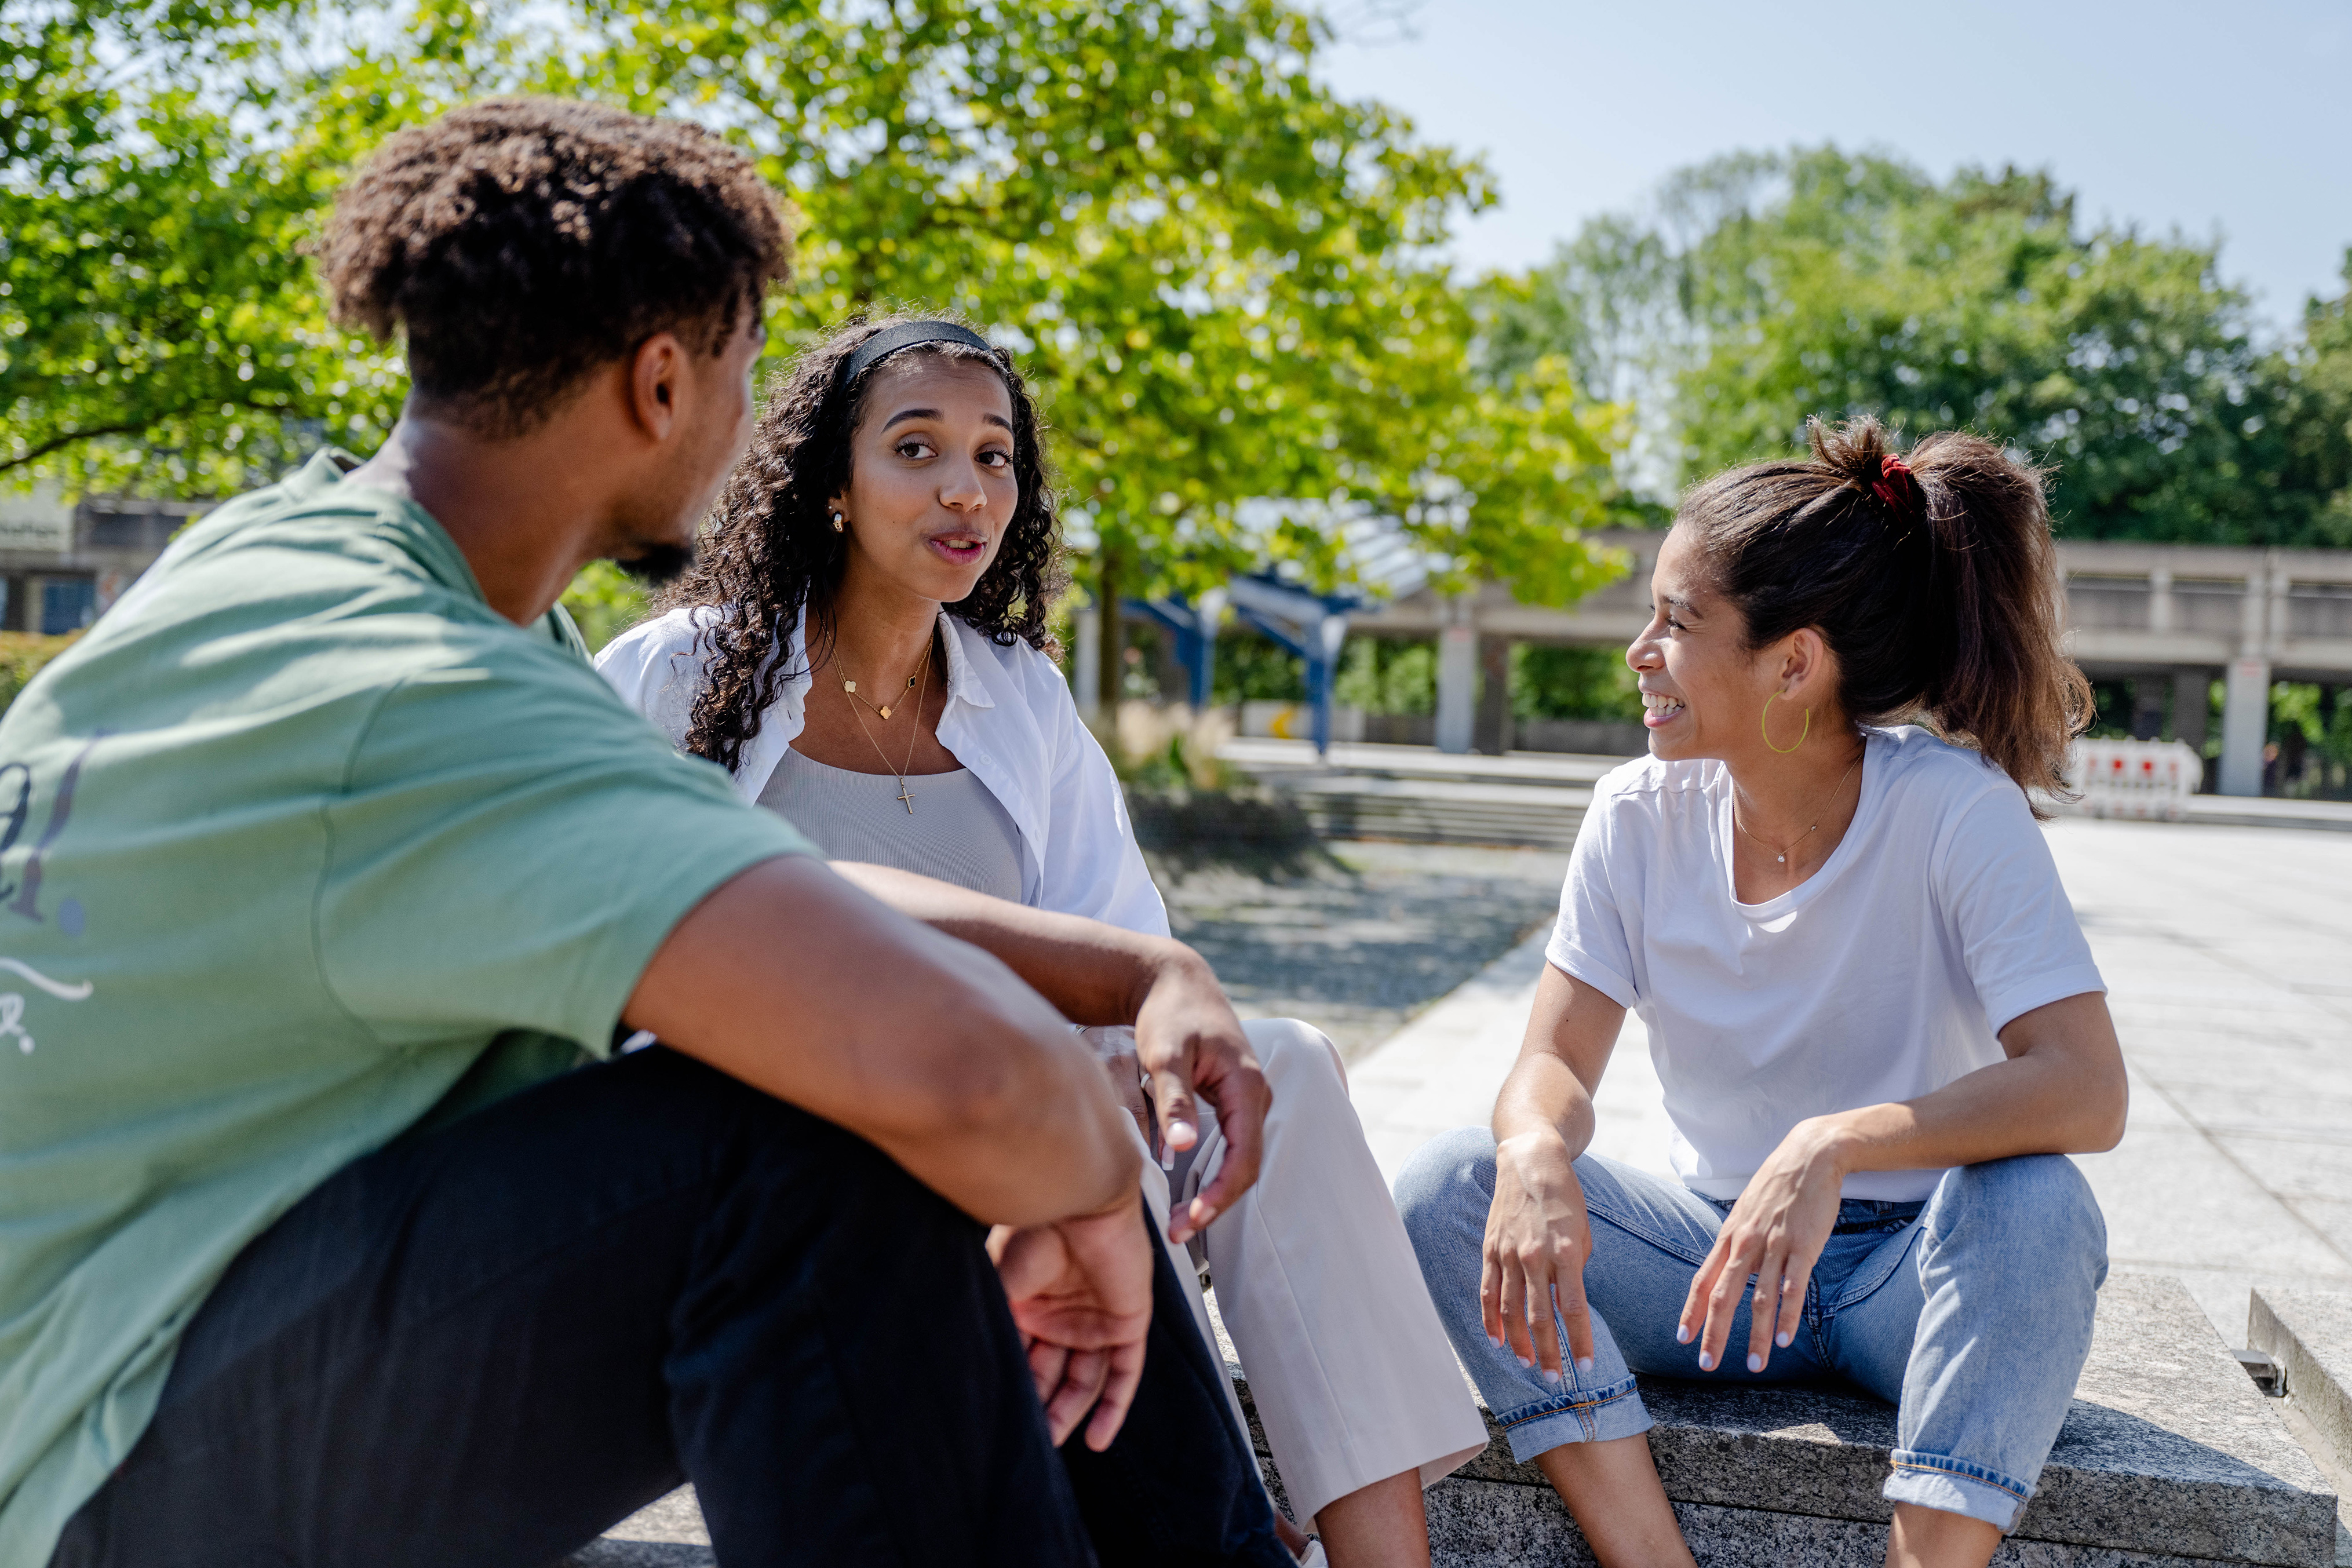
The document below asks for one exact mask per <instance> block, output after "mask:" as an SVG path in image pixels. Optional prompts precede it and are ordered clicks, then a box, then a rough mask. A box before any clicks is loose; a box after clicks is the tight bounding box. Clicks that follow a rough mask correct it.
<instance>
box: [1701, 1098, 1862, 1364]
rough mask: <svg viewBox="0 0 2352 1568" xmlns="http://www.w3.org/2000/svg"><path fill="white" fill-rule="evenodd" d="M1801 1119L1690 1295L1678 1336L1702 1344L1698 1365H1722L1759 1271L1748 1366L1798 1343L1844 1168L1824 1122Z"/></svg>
mask: <svg viewBox="0 0 2352 1568" xmlns="http://www.w3.org/2000/svg"><path fill="white" fill-rule="evenodd" d="M1825 1120H1826V1119H1817V1121H1801V1122H1799V1123H1798V1124H1797V1125H1796V1126H1795V1127H1794V1128H1793V1129H1791V1130H1790V1133H1789V1135H1788V1136H1787V1137H1786V1138H1783V1139H1782V1140H1781V1141H1780V1147H1779V1148H1777V1149H1775V1150H1773V1151H1772V1153H1771V1157H1770V1158H1769V1159H1767V1160H1766V1161H1765V1162H1764V1164H1763V1167H1762V1169H1760V1170H1759V1171H1758V1172H1757V1173H1756V1174H1755V1175H1753V1176H1751V1177H1749V1178H1748V1186H1747V1189H1746V1190H1745V1191H1743V1192H1742V1193H1741V1194H1739V1202H1738V1203H1737V1204H1736V1205H1733V1206H1732V1210H1731V1215H1730V1217H1729V1218H1727V1219H1726V1220H1725V1221H1724V1222H1723V1229H1722V1230H1720V1231H1719V1232H1717V1235H1716V1238H1715V1246H1714V1247H1712V1248H1711V1249H1710V1250H1709V1251H1708V1253H1707V1255H1706V1262H1705V1263H1703V1264H1701V1265H1700V1266H1699V1270H1698V1273H1697V1275H1696V1276H1695V1277H1694V1278H1693V1279H1692V1280H1691V1288H1690V1294H1689V1295H1688V1296H1686V1297H1685V1298H1684V1300H1683V1315H1682V1322H1681V1326H1680V1327H1679V1329H1678V1330H1677V1331H1676V1333H1675V1338H1676V1339H1678V1340H1680V1341H1681V1342H1683V1343H1685V1344H1688V1343H1690V1342H1691V1341H1692V1340H1694V1339H1696V1340H1697V1341H1698V1347H1699V1349H1698V1364H1699V1370H1700V1371H1702V1372H1713V1371H1714V1370H1715V1369H1716V1368H1717V1366H1720V1365H1721V1364H1722V1363H1723V1351H1724V1342H1726V1341H1727V1340H1728V1339H1729V1338H1730V1337H1731V1321H1732V1319H1733V1317H1734V1316H1735V1315H1736V1314H1737V1313H1738V1310H1739V1293H1740V1291H1742V1290H1743V1289H1747V1288H1748V1279H1749V1277H1750V1276H1753V1277H1754V1279H1755V1281H1756V1286H1755V1299H1754V1303H1753V1305H1752V1307H1751V1308H1750V1310H1749V1312H1748V1371H1750V1372H1762V1371H1763V1370H1764V1368H1765V1367H1766V1366H1767V1365H1768V1364H1769V1363H1770V1362H1771V1360H1772V1347H1773V1346H1774V1345H1776V1344H1778V1345H1788V1344H1790V1343H1793V1342H1795V1340H1796V1337H1797V1330H1798V1328H1799V1327H1800V1326H1801V1324H1802V1322H1803V1321H1804V1313H1805V1287H1806V1286H1807V1285H1808V1284H1809V1283H1810V1282H1811V1279H1812V1277H1813V1265H1814V1264H1815V1263H1817V1262H1819V1261H1820V1260H1821V1256H1822V1248H1823V1247H1827V1246H1828V1245H1829V1239H1830V1232H1831V1231H1832V1229H1833V1228H1834V1227H1835V1226H1836V1225H1837V1216H1838V1198H1839V1194H1840V1191H1841V1189H1842V1188H1843V1184H1844V1182H1845V1168H1844V1166H1843V1163H1841V1162H1840V1160H1839V1159H1838V1155H1837V1142H1836V1140H1835V1139H1834V1138H1833V1137H1832V1135H1831V1133H1830V1131H1829V1130H1828V1129H1827V1127H1826V1126H1824V1125H1821V1124H1820V1121H1825Z"/></svg>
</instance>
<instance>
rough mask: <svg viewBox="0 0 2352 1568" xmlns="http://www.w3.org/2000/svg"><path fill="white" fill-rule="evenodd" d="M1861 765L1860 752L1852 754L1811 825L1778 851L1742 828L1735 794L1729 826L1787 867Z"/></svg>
mask: <svg viewBox="0 0 2352 1568" xmlns="http://www.w3.org/2000/svg"><path fill="white" fill-rule="evenodd" d="M1867 750H1869V748H1868V747H1867V746H1865V747H1864V751H1867ZM1861 765H1862V752H1855V753H1854V757H1853V761H1852V762H1850V763H1846V765H1845V772H1843V773H1840V774H1838V782H1837V783H1835V784H1832V785H1831V786H1830V793H1829V796H1828V798H1827V799H1825V800H1823V801H1822V804H1821V805H1820V806H1816V807H1815V808H1814V813H1815V815H1814V817H1813V821H1812V825H1811V826H1809V827H1807V828H1806V829H1805V831H1804V832H1803V833H1800V834H1798V835H1797V836H1796V837H1794V838H1791V839H1790V840H1789V842H1788V843H1787V844H1786V845H1785V846H1783V847H1780V848H1779V849H1772V846H1770V845H1769V844H1765V843H1764V840H1762V839H1761V838H1757V837H1756V835H1755V833H1754V831H1753V830H1751V829H1750V828H1748V827H1747V826H1744V825H1743V824H1742V823H1741V822H1740V820H1739V797H1738V795H1737V793H1735V794H1734V795H1733V796H1732V800H1731V826H1734V827H1737V828H1738V829H1739V831H1740V832H1742V833H1745V834H1747V835H1748V837H1750V838H1752V839H1755V841H1756V842H1757V843H1758V844H1759V845H1763V847H1765V848H1767V849H1772V858H1774V859H1775V860H1778V861H1779V862H1780V864H1781V865H1783V866H1785V865H1787V864H1788V863H1789V852H1790V850H1792V849H1794V848H1796V847H1797V846H1798V845H1800V844H1802V843H1803V842H1804V841H1805V839H1806V837H1808V836H1809V835H1811V833H1812V832H1813V831H1814V829H1815V828H1818V827H1820V826H1821V825H1822V819H1821V816H1820V812H1821V811H1822V809H1823V808H1824V807H1827V806H1831V805H1835V804H1836V803H1837V797H1838V796H1839V795H1843V794H1844V793H1845V781H1846V780H1848V779H1850V778H1852V777H1853V770H1854V769H1856V768H1858V767H1860V766H1861Z"/></svg>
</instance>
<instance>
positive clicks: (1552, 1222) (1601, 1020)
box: [1478, 965, 1625, 1383]
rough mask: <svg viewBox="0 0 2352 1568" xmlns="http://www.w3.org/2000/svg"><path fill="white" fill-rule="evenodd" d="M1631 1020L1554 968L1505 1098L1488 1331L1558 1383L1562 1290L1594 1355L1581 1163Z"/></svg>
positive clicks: (1579, 1336)
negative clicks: (1554, 1312)
mask: <svg viewBox="0 0 2352 1568" xmlns="http://www.w3.org/2000/svg"><path fill="white" fill-rule="evenodd" d="M1624 1022H1625V1009H1624V1008H1622V1007H1620V1006H1619V1005H1617V1004H1616V1003H1614V1002H1612V1001H1611V1000H1610V999H1609V997H1608V996H1607V995H1605V994H1602V993H1601V992H1599V991H1596V990H1594V989H1593V988H1592V987H1591V986H1590V985H1587V984H1585V983H1584V982H1583V981H1581V980H1579V979H1576V978H1575V977H1574V976H1572V975H1570V974H1568V973H1564V972H1563V971H1561V970H1559V969H1557V968H1554V967H1551V966H1549V965H1547V966H1546V967H1545V969H1544V973H1543V978H1542V979H1541V980H1540V981H1538V982H1537V984H1536V1003H1535V1007H1534V1009H1533V1010H1532V1011H1531V1012H1530V1013H1529V1014H1528V1032H1527V1035H1526V1037H1525V1038H1524V1039H1523V1040H1522V1041H1521V1042H1520V1045H1519V1059H1518V1063H1517V1066H1515V1067H1513V1068H1511V1075H1510V1077H1509V1078H1507V1079H1504V1081H1503V1089H1502V1092H1501V1093H1500V1094H1499V1095H1497V1096H1496V1100H1495V1201H1494V1203H1493V1204H1492V1205H1490V1206H1489V1207H1488V1209H1487V1214H1486V1242H1485V1245H1484V1247H1483V1248H1482V1262H1481V1265H1480V1275H1479V1281H1478V1304H1479V1308H1480V1311H1481V1314H1482V1315H1483V1316H1484V1318H1485V1319H1486V1335H1487V1337H1488V1338H1489V1339H1491V1340H1493V1341H1494V1342H1496V1344H1508V1345H1509V1346H1510V1347H1511V1350H1512V1352H1513V1353H1514V1354H1516V1355H1517V1357H1518V1358H1519V1360H1520V1362H1521V1363H1523V1364H1526V1365H1528V1366H1532V1367H1535V1368H1537V1369H1538V1371H1540V1372H1541V1373H1542V1374H1543V1376H1544V1378H1545V1379H1546V1380H1547V1381H1549V1382H1552V1383H1558V1382H1559V1380H1560V1365H1559V1335H1557V1334H1555V1333H1553V1332H1552V1331H1551V1303H1552V1300H1553V1293H1554V1292H1555V1291H1557V1292H1558V1299H1559V1314H1560V1321H1561V1322H1562V1323H1564V1324H1565V1325H1566V1326H1567V1329H1568V1348H1569V1353H1570V1354H1571V1355H1573V1356H1574V1357H1575V1358H1576V1359H1577V1362H1578V1363H1579V1364H1580V1365H1582V1364H1586V1363H1590V1362H1591V1359H1592V1318H1591V1312H1590V1311H1589V1310H1587V1308H1586V1306H1585V1301H1584V1265H1585V1264H1586V1263H1587V1262H1588V1261H1590V1259H1591V1257H1592V1225H1591V1220H1590V1218H1589V1217H1588V1216H1587V1215H1586V1214H1585V1210H1584V1189H1583V1186H1582V1185H1581V1184H1580V1183H1579V1182H1578V1181H1577V1179H1576V1170H1575V1161H1576V1157H1577V1156H1578V1155H1580V1154H1581V1153H1583V1152H1584V1150H1585V1147H1586V1145H1587V1144H1589V1143H1591V1142H1592V1126H1593V1120H1592V1091H1593V1090H1594V1089H1598V1088H1599V1087H1600V1085H1601V1071H1602V1069H1604V1068H1607V1067H1608V1065H1609V1053H1610V1051H1611V1050H1612V1048H1613V1047H1615V1046H1616V1044H1617V1032H1618V1030H1619V1029H1620V1028H1621V1027H1622V1026H1623V1025H1624Z"/></svg>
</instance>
